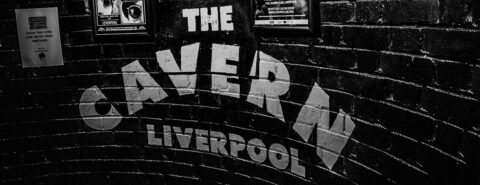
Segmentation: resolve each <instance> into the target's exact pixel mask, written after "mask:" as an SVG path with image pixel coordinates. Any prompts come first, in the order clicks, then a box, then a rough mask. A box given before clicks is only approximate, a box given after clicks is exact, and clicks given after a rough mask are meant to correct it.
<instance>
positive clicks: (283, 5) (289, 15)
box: [251, 0, 320, 36]
mask: <svg viewBox="0 0 480 185" xmlns="http://www.w3.org/2000/svg"><path fill="white" fill-rule="evenodd" d="M251 7H252V12H251V14H252V16H253V19H252V27H253V28H254V30H255V31H256V32H257V33H259V34H262V35H263V34H266V35H288V36H291V35H292V33H296V34H294V36H305V35H311V36H318V35H319V34H320V0H251Z"/></svg>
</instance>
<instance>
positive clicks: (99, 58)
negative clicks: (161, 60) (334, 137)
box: [0, 0, 480, 185]
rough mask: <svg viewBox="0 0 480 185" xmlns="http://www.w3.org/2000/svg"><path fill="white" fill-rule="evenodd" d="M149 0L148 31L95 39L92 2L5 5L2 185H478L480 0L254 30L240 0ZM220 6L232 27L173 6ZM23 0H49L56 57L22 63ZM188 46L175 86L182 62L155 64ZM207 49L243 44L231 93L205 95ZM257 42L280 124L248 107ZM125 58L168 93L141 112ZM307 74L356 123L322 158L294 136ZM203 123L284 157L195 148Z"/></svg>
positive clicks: (354, 8) (340, 11)
mask: <svg viewBox="0 0 480 185" xmlns="http://www.w3.org/2000/svg"><path fill="white" fill-rule="evenodd" d="M153 4H154V8H153V9H154V10H155V11H154V12H155V14H154V15H155V17H156V21H155V26H154V27H155V29H154V30H155V31H154V32H155V34H154V37H153V38H152V39H150V40H148V41H141V42H139V41H135V40H125V39H123V38H119V39H116V40H114V41H109V42H103V41H99V40H97V39H95V38H94V34H93V32H92V29H93V26H92V25H93V24H92V15H91V9H92V7H91V5H89V3H85V1H83V0H43V1H26V0H3V1H2V3H1V4H0V10H1V11H0V27H1V29H0V42H1V43H0V44H1V47H0V105H1V108H0V148H1V150H0V166H1V168H0V184H12V185H13V184H49V185H50V184H112V185H113V184H249V183H250V184H359V185H364V184H365V185H367V184H368V185H372V184H382V185H385V184H406V185H413V184H422V185H424V184H432V185H433V184H435V185H440V184H445V185H447V184H452V185H453V184H472V185H473V184H479V183H480V177H479V176H478V174H479V173H480V121H478V120H480V119H479V118H480V104H479V102H478V101H479V97H480V65H478V61H479V59H480V30H479V28H478V24H479V23H480V2H478V1H475V0H461V1H453V0H357V1H343V0H336V1H333V0H332V1H322V2H321V9H322V11H321V13H320V15H318V16H321V19H322V21H323V23H322V36H321V37H318V38H310V37H301V36H295V37H260V36H258V35H256V34H255V33H253V32H251V30H250V23H249V11H250V10H249V2H247V1H243V0H199V1H187V0H162V1H154V3H153ZM217 6H233V9H234V10H233V14H232V18H233V22H234V24H235V29H234V31H228V32H221V31H219V32H212V31H209V32H193V33H191V32H188V31H186V24H187V23H186V20H185V19H184V18H183V17H182V14H181V12H182V10H183V9H191V8H203V7H217ZM34 7H58V11H59V15H60V29H61V36H62V43H63V53H64V60H65V65H64V66H57V67H42V68H22V64H21V59H20V51H19V46H18V38H17V29H16V22H15V13H14V9H18V8H34ZM165 7H168V8H165ZM195 43H200V47H199V52H198V53H199V54H198V64H197V66H198V67H197V69H196V71H194V72H193V73H192V72H190V73H188V72H187V73H186V74H190V75H191V74H196V75H197V76H196V79H197V85H196V88H194V90H195V93H193V94H190V95H186V96H182V95H181V94H180V93H179V92H177V88H176V86H175V83H174V81H172V79H171V75H174V76H175V75H182V74H185V73H180V74H178V73H170V72H167V71H165V69H164V68H162V67H161V66H159V64H158V61H157V60H158V59H157V57H156V52H157V51H168V50H170V51H171V52H172V53H173V55H174V58H175V59H176V60H178V61H179V60H180V58H181V56H180V55H181V54H180V53H181V52H180V50H181V49H180V48H181V47H182V46H187V45H191V44H195ZM214 44H221V45H228V46H239V48H240V50H239V59H238V60H239V61H240V64H239V65H238V75H237V76H238V83H239V84H241V85H240V90H239V92H240V97H239V98H232V97H228V96H222V95H219V94H218V93H213V92H212V80H211V79H212V76H214V75H218V74H217V73H213V74H212V72H211V62H212V55H213V54H214V52H213V51H212V48H213V46H214ZM256 50H259V51H262V52H264V53H266V54H268V55H270V56H271V57H273V58H275V59H277V60H279V61H280V62H281V63H283V64H284V66H285V67H286V69H287V70H288V73H289V76H290V77H289V78H290V79H289V82H290V85H289V91H288V92H287V93H285V94H283V95H281V96H280V98H279V99H280V102H281V105H282V107H281V109H282V110H283V120H281V119H279V118H278V116H276V115H274V114H271V111H270V110H269V108H268V107H269V105H268V104H267V103H266V104H265V105H260V106H259V105H253V104H252V103H249V102H248V94H249V92H251V91H252V88H251V84H252V81H253V80H254V78H252V77H251V76H250V75H249V74H250V71H251V67H252V66H253V65H254V64H255V62H254V58H255V53H256V52H255V51H256ZM136 60H138V61H139V64H140V66H142V67H143V68H144V70H145V71H146V72H147V73H146V74H148V75H149V76H150V77H151V78H152V79H154V81H155V82H157V83H158V84H159V85H160V86H161V87H162V89H163V90H164V91H165V92H166V94H168V97H166V98H165V99H162V100H161V101H152V100H146V101H143V102H136V103H139V104H142V105H143V108H142V109H141V110H139V111H138V112H136V113H134V114H130V113H129V110H128V104H129V102H128V100H127V99H126V93H125V90H126V89H128V88H129V87H126V86H125V74H127V73H125V71H124V70H123V71H122V68H124V67H125V66H127V65H130V64H132V63H133V62H134V61H136ZM177 63H179V62H177ZM220 75H229V76H232V75H231V74H222V73H220ZM269 80H271V81H275V80H272V79H269ZM315 85H318V86H319V87H321V89H323V90H324V91H325V92H326V93H327V94H328V96H329V97H330V99H329V100H330V101H329V105H330V106H329V108H330V109H329V110H330V112H331V113H330V117H331V118H332V119H331V121H330V122H329V124H330V126H332V127H333V125H336V124H335V123H336V122H334V121H335V118H336V117H337V118H338V117H339V115H341V113H342V112H344V113H345V114H348V115H349V116H350V117H351V119H352V120H353V122H354V125H355V128H354V130H353V133H351V137H349V138H350V139H348V142H347V143H345V144H346V145H345V147H344V148H342V150H340V151H341V152H339V154H341V155H340V156H339V158H338V160H335V161H334V163H333V164H332V165H333V166H330V165H327V163H328V162H326V161H328V160H325V159H326V157H323V158H322V157H320V156H319V155H318V153H316V152H318V151H316V150H318V146H319V145H318V143H317V142H316V138H319V135H316V134H312V135H315V136H312V137H311V138H307V141H304V140H303V139H302V138H301V137H300V136H299V135H298V134H297V133H296V132H295V131H294V130H293V129H292V127H293V126H294V125H295V123H296V120H297V117H298V115H299V113H300V112H301V111H302V107H303V106H304V104H306V101H307V100H308V99H309V94H310V92H312V91H314V90H315V87H316V86H315ZM92 88H97V89H98V91H96V92H101V93H102V94H103V95H104V98H102V99H103V100H102V101H95V102H93V103H94V104H95V106H94V108H95V110H96V111H97V112H98V113H99V114H100V115H106V114H107V113H108V112H109V111H111V110H112V109H115V110H116V111H117V112H118V114H117V116H120V117H121V121H120V122H119V124H118V125H115V127H114V128H113V129H107V130H102V129H94V128H92V127H91V125H88V124H87V123H86V120H88V119H89V118H85V117H82V116H81V114H80V111H79V109H81V108H80V107H81V105H82V104H85V103H92V102H82V101H81V97H82V95H84V94H85V93H86V92H88V91H89V90H92ZM144 88H148V87H143V88H141V89H144ZM266 101H268V100H266ZM92 119H94V120H106V121H108V120H109V119H110V120H112V119H113V120H115V119H116V118H115V117H113V118H112V117H108V116H100V117H98V118H92ZM102 123H104V122H102ZM165 126H166V127H167V129H165ZM319 126H320V125H319ZM319 126H317V127H319ZM151 127H154V128H153V129H149V128H151ZM162 127H163V128H162ZM168 128H169V129H172V132H175V131H174V129H175V128H177V129H178V128H179V129H181V130H180V131H181V132H182V133H183V137H186V136H188V134H187V132H188V131H187V130H188V129H189V128H191V129H193V130H194V131H195V134H194V136H193V137H194V140H192V141H191V143H190V146H188V147H185V148H184V147H180V146H181V145H182V144H185V143H184V142H182V141H181V140H180V139H178V136H180V135H181V134H177V135H176V136H177V137H175V136H173V139H172V146H168V144H166V143H167V142H166V141H165V137H166V136H165V135H167V134H166V130H168ZM162 130H163V133H162ZM201 131H207V133H210V134H209V136H205V137H207V138H208V139H209V141H210V144H211V142H213V141H222V139H225V138H223V137H221V136H219V135H218V133H223V134H224V135H227V136H228V135H229V134H237V135H239V136H241V137H243V139H245V142H247V141H248V140H251V139H253V138H258V139H259V140H260V141H262V142H263V144H264V145H265V146H263V147H257V149H260V150H262V149H263V150H267V149H269V147H270V148H271V146H273V145H274V144H275V143H280V144H281V145H283V146H285V147H286V148H287V149H288V150H289V151H288V152H284V153H283V154H286V155H288V156H289V157H292V156H295V157H296V158H295V157H292V158H290V160H289V161H290V163H289V164H288V166H287V167H286V168H285V169H279V167H278V166H275V163H273V162H272V160H271V159H270V160H269V159H266V160H265V161H264V162H258V161H255V160H252V157H251V156H249V153H247V151H245V150H244V151H240V152H239V153H238V155H237V156H234V155H233V154H231V153H227V154H225V153H222V152H221V151H220V150H219V151H214V150H213V149H211V148H210V151H209V149H208V145H207V150H206V151H204V150H203V151H202V150H199V147H198V145H197V146H195V143H198V141H199V140H200V139H202V137H196V136H198V135H199V133H200V132H201ZM152 133H153V134H152ZM176 133H178V132H176ZM213 133H217V135H216V136H213V135H215V134H213ZM195 135H196V136H195ZM220 135H221V134H220ZM152 137H153V138H156V139H163V141H162V142H161V143H163V145H164V146H159V145H158V143H157V144H152V143H155V142H154V141H159V140H154V139H152ZM147 138H148V139H147ZM231 140H232V138H231V137H229V138H228V141H230V143H229V144H227V146H228V147H227V148H230V147H231V145H232V144H231ZM244 144H246V143H244ZM257 144H259V143H257ZM327 145H328V143H327ZM291 148H294V149H296V150H297V154H294V153H295V152H292V150H290V149H291ZM229 151H230V150H229ZM269 151H271V150H269ZM257 152H258V151H257ZM293 161H298V163H299V164H298V166H302V167H304V170H305V172H304V174H302V173H298V171H296V172H295V170H294V169H298V168H296V167H294V166H295V165H294V164H293V163H292V162H293ZM300 169H301V168H300Z"/></svg>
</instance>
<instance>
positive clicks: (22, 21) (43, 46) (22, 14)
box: [15, 7, 63, 68]
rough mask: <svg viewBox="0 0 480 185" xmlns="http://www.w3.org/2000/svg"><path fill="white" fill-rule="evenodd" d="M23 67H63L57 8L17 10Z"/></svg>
mask: <svg viewBox="0 0 480 185" xmlns="http://www.w3.org/2000/svg"><path fill="white" fill-rule="evenodd" d="M15 14H16V18H17V28H18V40H19V42H20V52H21V55H22V64H23V67H24V68H25V67H41V66H58V65H63V54H62V44H61V40H60V29H59V26H58V10H57V8H56V7H55V8H35V9H17V10H15Z"/></svg>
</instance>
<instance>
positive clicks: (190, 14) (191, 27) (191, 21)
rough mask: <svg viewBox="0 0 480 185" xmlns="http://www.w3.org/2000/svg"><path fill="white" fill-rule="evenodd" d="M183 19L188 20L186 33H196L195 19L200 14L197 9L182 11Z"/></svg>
mask: <svg viewBox="0 0 480 185" xmlns="http://www.w3.org/2000/svg"><path fill="white" fill-rule="evenodd" d="M182 13H183V17H186V18H187V20H188V31H189V32H195V31H197V20H196V17H197V16H198V15H199V14H200V13H199V12H198V9H197V8H194V9H183V12H182Z"/></svg>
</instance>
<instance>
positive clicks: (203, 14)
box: [200, 7, 219, 31]
mask: <svg viewBox="0 0 480 185" xmlns="http://www.w3.org/2000/svg"><path fill="white" fill-rule="evenodd" d="M200 21H201V22H200V25H201V26H200V28H201V30H202V31H208V30H209V29H208V28H209V27H208V25H212V31H218V29H219V26H218V8H217V7H211V8H210V15H209V14H208V8H200Z"/></svg>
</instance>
